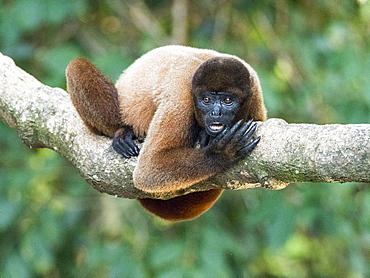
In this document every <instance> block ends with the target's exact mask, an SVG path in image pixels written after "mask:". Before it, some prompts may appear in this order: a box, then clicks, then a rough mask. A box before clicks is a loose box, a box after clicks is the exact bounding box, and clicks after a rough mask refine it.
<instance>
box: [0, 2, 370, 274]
mask: <svg viewBox="0 0 370 278" xmlns="http://www.w3.org/2000/svg"><path fill="white" fill-rule="evenodd" d="M364 2H366V3H364ZM138 3H139V4H138ZM140 3H142V4H143V5H140ZM189 3H190V4H189V13H190V14H189V16H188V18H186V20H187V21H188V23H189V27H188V30H187V31H188V37H187V38H186V40H187V44H188V45H192V46H196V47H205V48H212V49H216V50H219V51H224V52H228V53H232V54H235V55H238V56H240V57H242V58H244V59H245V60H246V61H248V62H249V63H250V64H251V65H252V66H253V67H254V68H255V69H256V70H257V72H258V73H259V76H260V79H261V82H262V87H263V89H264V95H265V101H266V104H267V107H268V110H269V117H280V118H284V119H285V120H287V121H288V122H311V123H368V122H369V119H370V92H369V90H370V78H369V73H370V36H369V30H370V29H369V28H370V20H369V19H370V3H368V1H354V0H353V1H343V2H341V3H339V2H338V1H308V0H304V1H292V0H282V1H266V0H263V1H239V0H237V1H230V2H228V1H189ZM0 5H1V9H0V51H1V52H2V53H4V54H5V55H9V56H11V57H12V58H13V59H14V60H15V61H16V63H17V64H18V65H20V66H21V67H23V68H24V69H25V70H26V71H28V72H30V73H31V74H32V75H34V76H36V77H37V78H39V79H40V80H41V81H42V82H43V83H45V84H48V85H51V86H58V87H65V78H64V69H65V67H66V66H67V64H68V63H69V61H70V60H72V59H73V58H75V57H79V56H83V57H87V58H89V59H90V60H92V61H93V62H94V63H95V64H96V65H97V66H99V67H100V68H101V69H102V71H103V72H104V73H106V74H107V75H108V76H109V77H110V78H112V80H116V79H117V78H118V76H119V74H120V73H121V72H122V71H123V70H124V69H125V68H126V67H127V66H128V65H129V64H130V63H132V61H134V60H135V59H136V58H138V57H139V56H140V55H141V54H143V53H145V52H146V51H148V50H150V49H152V48H155V47H157V46H160V45H164V44H168V43H176V41H173V40H172V39H173V38H172V36H173V37H175V36H174V34H172V24H173V21H174V20H175V19H178V18H177V17H178V16H180V15H171V5H172V2H171V1H149V0H146V1H143V2H141V1H112V0H105V1H91V0H80V1H72V0H64V1H41V0H3V1H2V2H1V4H0ZM144 5H146V6H144ZM171 16H172V17H171ZM147 22H149V24H146V23H147ZM0 150H1V160H0V214H1V217H0V277H255V276H258V277H260V276H267V277H271V276H277V277H319V276H324V277H368V276H369V275H370V266H369V261H370V237H369V235H370V232H369V231H370V217H369V216H370V191H369V186H368V185H364V184H362V185H360V184H302V185H291V186H290V187H288V188H287V189H285V190H282V191H269V190H265V189H253V190H246V191H242V192H234V191H233V192H225V193H224V195H223V196H222V198H221V199H220V201H219V202H218V203H217V204H216V205H215V206H214V207H213V208H212V209H211V210H210V211H209V212H207V213H206V214H204V215H203V216H201V217H199V218H198V219H195V220H194V221H191V222H184V223H177V224H172V223H168V222H165V221H162V220H160V219H157V218H155V217H153V216H152V215H150V214H149V213H147V212H145V211H144V210H143V209H142V208H141V207H140V206H139V205H138V204H137V202H136V201H134V200H123V199H118V198H114V197H113V196H108V195H102V194H100V193H98V192H97V191H95V190H93V189H92V188H91V187H89V186H88V185H87V184H86V183H85V181H83V179H82V178H81V177H80V176H79V175H78V173H77V171H76V170H75V169H74V168H73V167H72V166H71V165H70V164H69V163H68V162H67V161H65V159H63V158H62V157H60V156H59V155H58V154H57V153H55V152H52V151H50V150H45V149H38V150H30V149H28V148H27V147H26V146H25V145H24V144H22V142H21V141H20V140H19V139H18V136H17V135H16V133H15V132H14V131H12V130H10V129H9V128H8V127H7V126H6V125H4V124H0Z"/></svg>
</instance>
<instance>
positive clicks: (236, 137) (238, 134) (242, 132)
mask: <svg viewBox="0 0 370 278" xmlns="http://www.w3.org/2000/svg"><path fill="white" fill-rule="evenodd" d="M252 122H253V120H252V119H251V120H249V121H248V122H246V123H244V124H243V125H242V126H241V127H240V128H239V129H238V130H237V131H236V132H235V134H234V137H233V138H232V140H231V142H232V143H237V142H239V140H241V139H242V138H244V137H245V133H246V131H247V130H248V129H249V128H250V126H251V125H252Z"/></svg>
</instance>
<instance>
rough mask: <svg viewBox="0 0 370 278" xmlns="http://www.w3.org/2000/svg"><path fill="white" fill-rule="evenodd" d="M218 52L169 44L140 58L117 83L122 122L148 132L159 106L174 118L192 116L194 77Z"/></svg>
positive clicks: (137, 129) (144, 133)
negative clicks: (192, 83) (205, 62)
mask: <svg viewBox="0 0 370 278" xmlns="http://www.w3.org/2000/svg"><path fill="white" fill-rule="evenodd" d="M219 55H222V54H220V53H218V52H216V51H213V50H204V49H196V48H191V47H186V46H175V45H170V46H164V47H159V48H156V49H154V50H152V51H150V52H148V53H147V54H145V55H143V56H142V57H140V58H139V59H137V60H136V61H135V62H134V63H133V64H132V65H131V66H130V67H129V68H127V69H126V70H125V71H124V73H123V74H122V75H121V76H120V78H119V79H118V81H117V83H116V87H117V90H118V95H119V96H118V98H119V103H120V111H121V117H122V120H123V122H124V123H125V124H127V125H130V126H132V127H133V128H134V130H135V132H136V133H137V134H139V135H140V136H145V135H146V134H147V132H148V129H149V125H150V123H151V121H152V118H153V116H154V114H155V113H156V111H157V110H158V108H159V107H161V108H160V111H161V113H166V112H167V111H168V112H170V111H172V115H170V116H172V117H174V119H173V121H174V122H176V121H182V119H183V118H187V117H189V113H192V111H191V110H190V111H189V107H192V106H193V104H192V97H191V80H192V77H193V75H194V73H195V71H196V70H197V69H198V67H199V66H200V64H202V63H203V62H204V61H206V60H208V59H209V58H212V57H215V56H219ZM183 113H186V115H185V114H183ZM164 116H165V115H164ZM166 116H167V117H168V116H169V115H166Z"/></svg>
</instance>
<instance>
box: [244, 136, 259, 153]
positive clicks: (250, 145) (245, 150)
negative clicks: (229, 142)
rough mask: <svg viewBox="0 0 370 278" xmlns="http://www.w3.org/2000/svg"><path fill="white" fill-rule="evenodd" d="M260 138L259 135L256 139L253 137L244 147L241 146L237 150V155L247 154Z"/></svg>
mask: <svg viewBox="0 0 370 278" xmlns="http://www.w3.org/2000/svg"><path fill="white" fill-rule="evenodd" d="M260 140H261V136H258V137H257V138H256V139H254V140H253V141H252V142H251V143H249V144H248V145H246V146H245V147H244V148H242V149H241V150H240V151H239V155H241V156H247V155H249V154H250V153H251V152H252V151H253V150H254V149H255V148H256V147H257V144H258V142H259V141H260Z"/></svg>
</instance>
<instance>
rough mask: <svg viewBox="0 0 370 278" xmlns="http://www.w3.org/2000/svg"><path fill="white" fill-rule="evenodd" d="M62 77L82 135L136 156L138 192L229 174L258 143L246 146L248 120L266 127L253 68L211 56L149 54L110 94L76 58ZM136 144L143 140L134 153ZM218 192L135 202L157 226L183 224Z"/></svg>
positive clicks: (175, 49) (184, 51)
mask: <svg viewBox="0 0 370 278" xmlns="http://www.w3.org/2000/svg"><path fill="white" fill-rule="evenodd" d="M66 76H67V89H68V91H69V93H70V95H71V99H72V102H73V104H74V105H75V106H76V109H77V111H78V112H79V114H80V116H81V118H82V119H83V121H84V122H85V124H86V125H87V126H88V127H89V129H90V130H91V131H93V132H94V133H96V134H103V135H106V136H109V137H113V148H114V149H115V150H116V151H117V152H118V153H120V154H121V155H122V156H123V157H125V158H130V157H131V156H137V155H139V158H138V163H137V166H136V168H135V170H134V175H133V176H134V177H133V178H134V185H135V186H136V187H137V188H139V189H141V190H143V191H146V192H172V191H178V190H181V189H185V188H188V187H189V186H191V185H192V184H194V183H197V182H199V181H202V180H204V179H206V178H208V177H210V176H212V175H214V174H215V173H217V172H219V171H221V170H224V169H226V168H228V167H230V166H231V165H233V164H234V163H235V162H236V161H238V160H240V159H242V158H243V157H246V156H247V155H248V154H249V153H250V152H251V151H252V150H253V149H254V148H255V146H256V145H257V143H258V141H259V138H253V134H254V131H255V129H256V124H252V121H248V120H252V119H253V120H256V121H264V120H265V119H266V109H265V106H264V103H263V96H262V91H261V88H260V84H259V80H258V77H257V74H256V72H255V71H254V70H253V68H252V67H251V66H250V65H249V64H247V63H246V62H244V61H243V60H241V59H240V58H238V57H236V56H232V55H227V54H221V53H218V52H216V51H212V50H203V49H196V48H191V47H185V46H164V47H160V48H157V49H154V50H152V51H150V52H148V53H147V54H145V55H143V56H142V57H141V58H139V59H138V60H136V61H135V62H134V63H133V64H132V65H131V66H130V67H129V68H128V69H126V70H125V71H124V73H123V74H122V75H121V76H120V78H119V79H118V81H117V83H116V86H114V85H113V84H112V83H111V82H110V81H109V80H108V79H107V78H105V77H104V76H103V75H102V74H101V73H100V71H99V70H98V69H97V68H96V67H95V66H94V65H92V64H91V63H90V62H88V61H87V60H85V59H81V58H79V59H75V60H73V61H72V62H71V63H70V64H69V66H68V67H67V69H66ZM244 121H248V122H244ZM137 138H145V141H144V144H143V147H142V149H141V150H140V151H139V148H138V147H137V146H136V144H135V142H134V140H135V139H137ZM197 144H198V145H197ZM139 152H140V154H139ZM221 192H222V190H221V189H213V190H209V191H204V192H196V193H191V194H187V195H184V196H179V197H176V198H173V199H170V200H156V199H141V200H139V201H140V203H141V204H142V205H143V206H144V207H145V208H146V209H148V210H149V211H150V212H152V213H154V214H156V215H158V216H160V217H162V218H164V219H168V220H173V221H176V220H187V219H191V218H194V217H197V216H198V215H200V214H202V213H203V212H205V211H206V210H208V209H209V208H210V207H211V206H212V205H213V203H214V202H215V201H216V200H217V199H218V197H219V195H220V194H221Z"/></svg>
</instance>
